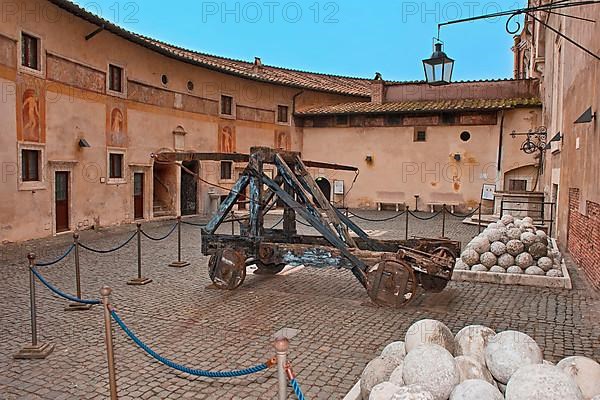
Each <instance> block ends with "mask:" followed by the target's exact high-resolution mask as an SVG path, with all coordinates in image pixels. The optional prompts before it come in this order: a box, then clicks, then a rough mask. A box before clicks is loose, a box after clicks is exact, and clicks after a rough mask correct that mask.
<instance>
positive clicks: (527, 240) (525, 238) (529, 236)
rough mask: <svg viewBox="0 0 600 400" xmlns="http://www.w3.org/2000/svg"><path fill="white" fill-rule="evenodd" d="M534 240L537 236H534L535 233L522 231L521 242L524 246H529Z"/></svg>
mask: <svg viewBox="0 0 600 400" xmlns="http://www.w3.org/2000/svg"><path fill="white" fill-rule="evenodd" d="M536 241H537V236H535V233H531V232H523V233H522V234H521V242H523V244H524V245H525V247H528V246H531V245H532V244H534V243H535V242H536Z"/></svg>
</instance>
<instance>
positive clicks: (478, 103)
mask: <svg viewBox="0 0 600 400" xmlns="http://www.w3.org/2000/svg"><path fill="white" fill-rule="evenodd" d="M541 104H542V103H541V101H540V100H539V99H537V98H514V99H458V100H439V101H402V102H390V103H383V104H376V103H370V102H352V103H342V104H334V105H329V106H318V107H311V108H306V109H302V110H298V111H296V115H299V116H303V115H304V116H308V115H336V114H387V113H426V112H441V111H447V112H452V111H482V110H504V109H510V108H518V107H539V106H541Z"/></svg>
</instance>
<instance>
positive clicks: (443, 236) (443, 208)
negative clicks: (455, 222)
mask: <svg viewBox="0 0 600 400" xmlns="http://www.w3.org/2000/svg"><path fill="white" fill-rule="evenodd" d="M445 237H446V204H444V205H443V206H442V238H445Z"/></svg>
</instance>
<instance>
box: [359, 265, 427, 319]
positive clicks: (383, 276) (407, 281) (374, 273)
mask: <svg viewBox="0 0 600 400" xmlns="http://www.w3.org/2000/svg"><path fill="white" fill-rule="evenodd" d="M417 288H418V283H417V279H416V277H415V273H414V271H413V269H412V268H411V267H410V265H408V264H407V263H405V262H403V261H398V260H383V261H381V262H379V263H377V264H375V265H374V266H372V267H371V268H369V271H368V272H367V293H368V294H369V297H370V298H371V300H373V302H374V303H376V304H378V305H381V306H388V307H395V308H400V307H403V306H405V305H407V304H408V303H410V302H411V301H412V300H413V299H414V298H415V297H416V295H417Z"/></svg>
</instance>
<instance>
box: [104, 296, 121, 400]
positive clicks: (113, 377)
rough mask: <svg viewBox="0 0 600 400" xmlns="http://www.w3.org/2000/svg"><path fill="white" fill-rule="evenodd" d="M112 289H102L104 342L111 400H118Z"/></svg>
mask: <svg viewBox="0 0 600 400" xmlns="http://www.w3.org/2000/svg"><path fill="white" fill-rule="evenodd" d="M111 292H112V289H111V288H109V287H106V286H105V287H103V288H102V289H100V295H101V296H102V306H103V308H104V340H105V342H106V358H107V361H108V384H109V387H110V398H111V400H117V398H118V395H117V372H116V370H115V353H114V348H113V335H112V324H111V316H110V309H111V305H110V294H111Z"/></svg>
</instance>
